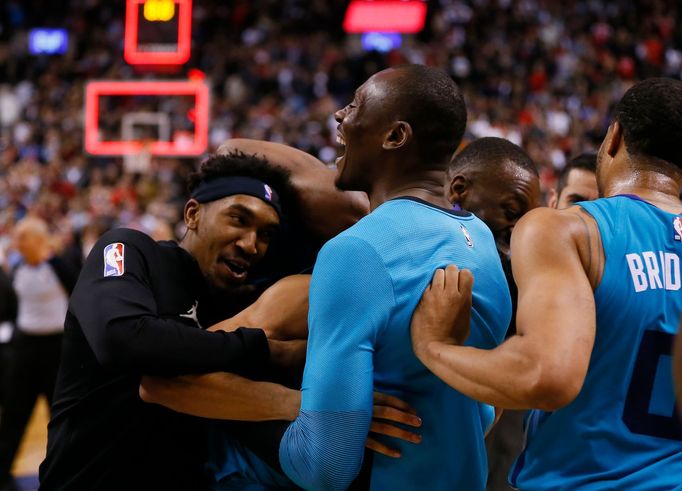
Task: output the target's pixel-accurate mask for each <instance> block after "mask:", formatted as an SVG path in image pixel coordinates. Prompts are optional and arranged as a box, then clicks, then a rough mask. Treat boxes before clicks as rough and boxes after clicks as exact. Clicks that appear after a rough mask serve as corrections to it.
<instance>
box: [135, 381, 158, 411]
mask: <svg viewBox="0 0 682 491" xmlns="http://www.w3.org/2000/svg"><path fill="white" fill-rule="evenodd" d="M138 392H139V394H140V399H142V400H143V401H144V402H149V403H155V404H158V403H160V402H161V400H162V396H161V394H162V393H163V389H162V384H161V383H160V381H159V379H157V378H156V377H142V380H141V381H140V388H139V391H138Z"/></svg>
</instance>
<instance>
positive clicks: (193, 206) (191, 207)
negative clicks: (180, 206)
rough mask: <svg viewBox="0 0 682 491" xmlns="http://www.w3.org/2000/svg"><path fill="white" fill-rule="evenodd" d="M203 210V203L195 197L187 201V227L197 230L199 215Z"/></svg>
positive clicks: (185, 216)
mask: <svg viewBox="0 0 682 491" xmlns="http://www.w3.org/2000/svg"><path fill="white" fill-rule="evenodd" d="M200 211H201V203H199V202H198V201H197V200H195V199H194V198H192V199H190V200H189V201H187V203H185V214H184V218H185V225H187V229H189V230H196V229H197V227H198V226H199V215H200Z"/></svg>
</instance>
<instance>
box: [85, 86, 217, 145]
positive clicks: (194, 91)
mask: <svg viewBox="0 0 682 491" xmlns="http://www.w3.org/2000/svg"><path fill="white" fill-rule="evenodd" d="M103 96H159V97H164V98H167V97H171V96H194V98H195V99H194V100H195V105H194V109H193V110H190V114H189V115H188V117H189V118H190V119H191V121H192V122H193V123H194V134H193V135H191V138H187V137H185V135H179V136H180V137H179V138H174V139H173V140H172V141H153V142H149V143H147V144H145V143H142V142H140V141H124V140H118V141H102V140H100V137H99V133H100V131H99V113H100V111H99V103H100V97H103ZM208 118H209V89H208V85H206V84H205V83H203V82H201V81H162V82H148V81H140V82H120V81H97V82H90V83H88V84H87V86H86V88H85V150H86V152H88V153H90V154H92V155H130V154H134V153H136V152H141V151H143V150H144V151H146V152H149V154H151V155H159V156H174V155H177V156H181V155H200V154H202V153H203V152H205V151H206V148H207V146H208Z"/></svg>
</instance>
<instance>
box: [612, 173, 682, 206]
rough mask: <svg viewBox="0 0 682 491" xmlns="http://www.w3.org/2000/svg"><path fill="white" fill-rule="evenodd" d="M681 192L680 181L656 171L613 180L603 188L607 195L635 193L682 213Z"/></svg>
mask: <svg viewBox="0 0 682 491" xmlns="http://www.w3.org/2000/svg"><path fill="white" fill-rule="evenodd" d="M679 192H680V183H679V182H677V181H676V180H674V179H672V178H670V177H668V176H665V175H663V174H659V173H654V172H642V173H640V174H639V175H638V176H637V177H636V178H632V177H630V178H623V179H619V180H612V181H611V182H609V184H608V185H606V186H605V187H604V190H603V194H604V196H606V197H609V196H616V195H619V194H630V195H635V196H637V197H639V198H641V199H642V200H644V201H646V202H648V203H651V204H652V205H654V206H656V207H657V208H660V209H662V210H664V211H667V212H669V213H682V203H681V202H680V198H679Z"/></svg>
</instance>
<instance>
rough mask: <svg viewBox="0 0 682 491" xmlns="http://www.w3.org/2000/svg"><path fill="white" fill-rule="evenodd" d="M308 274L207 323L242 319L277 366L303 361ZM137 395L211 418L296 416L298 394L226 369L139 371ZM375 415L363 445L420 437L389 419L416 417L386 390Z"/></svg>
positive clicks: (416, 422)
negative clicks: (265, 340)
mask: <svg viewBox="0 0 682 491" xmlns="http://www.w3.org/2000/svg"><path fill="white" fill-rule="evenodd" d="M309 283H310V275H295V276H290V277H287V278H284V279H282V280H280V281H278V282H277V283H275V284H274V285H273V286H272V287H270V288H269V289H268V290H266V291H265V292H264V293H263V295H261V297H260V298H259V299H258V301H256V302H255V303H254V304H252V305H251V306H250V307H248V308H247V309H245V310H244V311H242V312H240V313H239V314H237V315H236V316H234V317H232V318H230V319H227V320H225V321H223V322H220V323H219V324H216V325H214V326H212V327H211V328H210V330H227V331H229V330H234V329H237V328H238V327H240V326H244V325H257V326H259V327H263V328H264V330H265V331H266V333H267V334H268V336H273V337H277V338H279V339H280V340H273V339H270V340H269V342H270V349H271V352H272V354H273V356H274V358H275V359H273V360H272V362H273V363H276V364H278V365H280V366H281V367H284V368H286V367H289V366H291V364H297V365H302V364H303V363H304V362H305V345H306V338H307V334H308V328H307V311H308V285H309ZM140 397H141V398H142V399H143V400H144V401H146V402H150V403H156V404H161V405H163V406H166V407H168V408H170V409H173V410H175V411H178V412H181V413H186V414H191V415H194V416H200V417H204V418H212V419H226V420H239V421H268V420H287V421H293V420H294V419H295V418H296V416H298V412H299V408H300V404H301V394H300V392H299V391H298V390H292V389H288V388H286V387H284V386H282V385H279V384H275V383H271V382H256V381H253V380H249V379H246V378H244V377H240V376H239V375H234V374H231V373H210V374H206V375H190V376H182V377H173V378H163V377H143V378H142V382H141V384H140ZM373 411H374V412H373V416H374V419H373V420H372V425H371V427H370V436H369V437H368V439H367V447H368V448H370V449H372V450H374V451H376V452H379V453H383V454H385V455H388V456H390V457H399V456H400V454H399V452H397V451H396V450H394V449H392V448H390V447H389V446H387V445H385V444H383V443H381V442H379V441H378V440H376V439H374V438H373V437H372V435H373V434H382V435H387V436H392V437H395V438H400V439H403V440H407V441H410V442H412V443H419V442H420V441H421V437H420V436H419V435H417V434H415V433H412V432H410V431H407V430H405V429H403V428H400V427H398V426H394V425H392V424H390V423H391V422H397V423H402V424H405V425H408V426H412V427H415V428H417V427H419V426H421V420H420V419H419V418H418V417H417V416H416V414H415V411H414V409H412V408H411V407H410V406H409V405H407V404H406V403H405V402H403V401H401V400H400V399H397V398H395V397H392V396H389V395H387V394H380V393H375V394H374V409H373Z"/></svg>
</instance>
